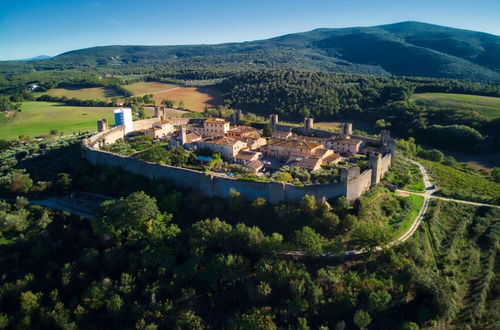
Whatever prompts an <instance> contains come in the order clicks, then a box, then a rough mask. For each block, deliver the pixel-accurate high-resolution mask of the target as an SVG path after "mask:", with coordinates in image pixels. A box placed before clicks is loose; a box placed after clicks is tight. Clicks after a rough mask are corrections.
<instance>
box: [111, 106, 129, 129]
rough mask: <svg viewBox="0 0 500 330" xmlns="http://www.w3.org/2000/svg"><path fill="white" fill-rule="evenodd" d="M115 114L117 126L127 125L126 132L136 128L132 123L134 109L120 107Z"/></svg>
mask: <svg viewBox="0 0 500 330" xmlns="http://www.w3.org/2000/svg"><path fill="white" fill-rule="evenodd" d="M114 114H115V126H119V125H123V126H125V134H128V133H130V132H132V131H133V130H134V128H133V124H132V109H130V108H120V109H116V110H115V111H114Z"/></svg>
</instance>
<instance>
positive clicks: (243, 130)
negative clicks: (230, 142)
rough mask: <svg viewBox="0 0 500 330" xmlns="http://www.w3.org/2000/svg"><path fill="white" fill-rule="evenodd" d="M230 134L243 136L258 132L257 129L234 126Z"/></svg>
mask: <svg viewBox="0 0 500 330" xmlns="http://www.w3.org/2000/svg"><path fill="white" fill-rule="evenodd" d="M229 132H230V133H236V134H238V133H239V134H242V133H253V132H257V129H255V128H253V127H250V126H233V127H231V128H230V129H229Z"/></svg>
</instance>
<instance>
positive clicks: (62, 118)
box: [0, 102, 113, 140]
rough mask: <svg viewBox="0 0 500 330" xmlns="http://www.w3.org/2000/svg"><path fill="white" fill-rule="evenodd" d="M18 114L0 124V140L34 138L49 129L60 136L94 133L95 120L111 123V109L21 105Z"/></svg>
mask: <svg viewBox="0 0 500 330" xmlns="http://www.w3.org/2000/svg"><path fill="white" fill-rule="evenodd" d="M21 109H22V110H21V112H16V113H15V116H14V117H12V118H9V119H8V120H6V121H3V122H0V139H9V140H10V139H16V138H17V137H18V136H19V135H27V136H29V137H35V136H40V135H45V134H48V133H49V132H50V130H51V129H57V130H59V131H60V132H64V134H72V133H73V132H84V131H96V130H97V124H96V122H97V120H99V119H101V118H106V119H107V120H108V122H109V123H113V108H107V107H73V106H65V105H62V104H61V103H53V102H25V103H23V105H22V108H21Z"/></svg>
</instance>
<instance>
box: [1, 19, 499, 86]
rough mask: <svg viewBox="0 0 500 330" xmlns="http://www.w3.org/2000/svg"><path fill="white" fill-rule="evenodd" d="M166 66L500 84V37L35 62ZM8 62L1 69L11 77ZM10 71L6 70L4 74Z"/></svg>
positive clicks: (295, 41)
mask: <svg viewBox="0 0 500 330" xmlns="http://www.w3.org/2000/svg"><path fill="white" fill-rule="evenodd" d="M160 64H161V65H164V66H166V67H167V68H169V69H173V70H179V69H189V68H197V69H199V68H217V69H223V70H238V69H242V68H245V69H248V68H250V69H251V68H255V69H260V68H288V67H290V68H298V69H314V70H326V71H332V72H347V73H361V74H376V75H388V74H392V75H404V76H425V77H439V78H457V79H470V80H475V81H487V82H498V81H500V36H496V35H491V34H487V33H482V32H475V31H468V30H461V29H454V28H449V27H444V26H438V25H432V24H426V23H420V22H401V23H395V24H389V25H380V26H374V27H352V28H337V29H316V30H312V31H309V32H303V33H294V34H288V35H284V36H280V37H276V38H271V39H266V40H257V41H250V42H240V43H226V44H218V45H184V46H103V47H93V48H86V49H80V50H74V51H70V52H67V53H63V54H61V55H58V56H56V57H53V58H51V59H47V60H41V61H37V62H30V63H28V64H26V65H30V66H31V68H34V69H51V68H54V69H55V68H58V69H62V68H75V69H91V68H98V67H100V68H117V69H120V70H124V69H126V68H133V67H138V66H154V65H160ZM6 65H8V63H6V62H4V63H3V64H2V63H0V72H2V71H3V72H5V66H6ZM2 66H4V68H3V69H2Z"/></svg>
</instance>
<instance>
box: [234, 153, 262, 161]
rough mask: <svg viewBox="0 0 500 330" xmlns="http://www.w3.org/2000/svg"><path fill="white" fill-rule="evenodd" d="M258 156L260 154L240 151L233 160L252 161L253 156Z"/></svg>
mask: <svg viewBox="0 0 500 330" xmlns="http://www.w3.org/2000/svg"><path fill="white" fill-rule="evenodd" d="M257 154H260V152H255V151H240V152H238V154H237V155H236V156H234V158H237V159H243V160H252V158H254V157H255V155H257Z"/></svg>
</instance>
